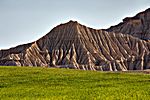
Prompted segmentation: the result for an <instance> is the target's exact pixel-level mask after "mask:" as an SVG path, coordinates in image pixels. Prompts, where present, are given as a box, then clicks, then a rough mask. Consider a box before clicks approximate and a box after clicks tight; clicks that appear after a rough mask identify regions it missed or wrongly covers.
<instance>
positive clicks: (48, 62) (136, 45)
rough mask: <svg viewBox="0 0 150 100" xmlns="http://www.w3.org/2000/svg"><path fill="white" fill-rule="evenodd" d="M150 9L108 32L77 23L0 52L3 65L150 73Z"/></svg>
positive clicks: (65, 25) (74, 22)
mask: <svg viewBox="0 0 150 100" xmlns="http://www.w3.org/2000/svg"><path fill="white" fill-rule="evenodd" d="M149 39H150V9H147V10H146V11H144V12H141V13H139V14H137V15H136V16H134V17H131V18H125V19H124V20H123V22H121V23H120V24H118V25H116V26H112V27H110V28H109V29H106V30H96V29H92V28H89V27H86V26H84V25H81V24H79V23H78V22H76V21H69V22H68V23H65V24H61V25H58V26H57V27H55V28H54V29H52V30H51V31H50V32H49V33H48V34H46V35H45V36H43V37H42V38H40V39H39V40H37V41H35V42H32V43H29V44H24V45H19V46H17V47H14V48H10V49H8V50H1V51H0V65H3V66H43V67H61V68H62V67H63V68H72V69H83V70H100V71H126V70H144V69H150V41H149Z"/></svg>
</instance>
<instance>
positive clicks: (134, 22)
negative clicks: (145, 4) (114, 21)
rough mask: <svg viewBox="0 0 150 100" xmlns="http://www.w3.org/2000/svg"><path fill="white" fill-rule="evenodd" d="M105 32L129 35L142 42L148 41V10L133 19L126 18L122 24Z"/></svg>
mask: <svg viewBox="0 0 150 100" xmlns="http://www.w3.org/2000/svg"><path fill="white" fill-rule="evenodd" d="M106 31H108V32H115V33H123V34H130V35H132V36H134V37H138V38H140V39H143V40H148V41H149V40H150V8H149V9H147V10H145V11H143V12H140V13H138V14H137V15H136V16H134V17H127V18H125V19H123V22H121V23H120V24H118V25H116V26H112V27H110V28H109V29H107V30H106Z"/></svg>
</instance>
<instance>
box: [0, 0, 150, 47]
mask: <svg viewBox="0 0 150 100" xmlns="http://www.w3.org/2000/svg"><path fill="white" fill-rule="evenodd" d="M149 7H150V1H149V0H135V1H131V0H122V1H121V0H115V1H110V0H93V1H90V0H89V1H86V0H76V1H70V0H64V1H58V0H41V1H40V0H19V1H17V0H1V1H0V14H1V16H0V22H1V23H0V35H1V36H0V49H7V48H10V47H15V46H17V45H20V44H25V43H30V42H33V41H35V40H37V39H39V38H40V37H42V36H44V35H45V34H46V33H48V32H49V31H50V30H51V29H52V28H53V27H55V26H57V25H59V24H61V23H66V22H68V21H69V20H74V21H78V22H79V23H81V24H83V25H86V26H88V27H92V28H95V29H102V28H109V27H110V26H112V25H116V24H118V23H119V22H121V21H122V19H123V18H125V17H132V16H134V15H136V14H137V13H139V12H141V11H144V10H146V9H147V8H149Z"/></svg>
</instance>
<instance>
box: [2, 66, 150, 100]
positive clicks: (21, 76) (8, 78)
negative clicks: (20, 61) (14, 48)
mask: <svg viewBox="0 0 150 100" xmlns="http://www.w3.org/2000/svg"><path fill="white" fill-rule="evenodd" d="M149 98H150V74H142V73H121V72H119V73H118V72H117V73H113V72H97V71H83V70H72V69H55V68H32V67H13V66H11V67H6V66H3V67H0V100H20V99H21V100H37V99H38V100H45V99H46V100H120V99H121V100H148V99H149Z"/></svg>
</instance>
